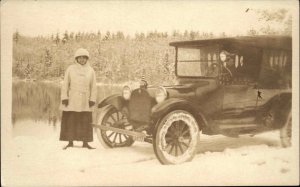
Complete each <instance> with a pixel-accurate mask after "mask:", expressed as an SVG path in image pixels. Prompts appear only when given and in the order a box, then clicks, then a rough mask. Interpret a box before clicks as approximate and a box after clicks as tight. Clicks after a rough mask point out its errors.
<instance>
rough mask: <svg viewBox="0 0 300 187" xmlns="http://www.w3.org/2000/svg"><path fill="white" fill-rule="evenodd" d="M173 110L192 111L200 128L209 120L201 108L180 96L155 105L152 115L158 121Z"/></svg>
mask: <svg viewBox="0 0 300 187" xmlns="http://www.w3.org/2000/svg"><path fill="white" fill-rule="evenodd" d="M172 110H185V111H188V112H190V113H191V114H192V115H193V116H194V117H195V119H196V120H197V122H198V125H199V127H200V128H203V127H204V126H206V125H207V120H206V118H205V116H204V114H203V112H202V111H201V109H199V107H196V106H194V105H193V104H192V103H191V102H189V101H187V100H184V99H180V98H171V99H168V100H166V101H164V102H162V103H159V104H157V105H155V106H154V107H153V108H152V111H151V117H152V119H154V121H156V122H157V121H158V120H159V119H161V118H162V117H163V116H165V115H166V114H167V113H169V112H170V111H172Z"/></svg>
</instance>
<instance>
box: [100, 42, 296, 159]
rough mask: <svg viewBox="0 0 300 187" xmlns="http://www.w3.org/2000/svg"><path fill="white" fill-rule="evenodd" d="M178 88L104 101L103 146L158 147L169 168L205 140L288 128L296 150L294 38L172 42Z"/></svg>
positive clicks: (284, 135) (131, 92)
mask: <svg viewBox="0 0 300 187" xmlns="http://www.w3.org/2000/svg"><path fill="white" fill-rule="evenodd" d="M170 45H171V46H173V47H174V48H175V51H176V53H175V54H176V57H175V73H176V77H177V79H178V84H177V85H171V86H160V87H152V86H148V84H147V82H146V81H145V80H142V81H141V83H140V87H138V88H136V89H133V88H130V87H129V86H124V88H123V92H122V93H119V94H115V95H112V96H109V97H108V98H106V99H104V100H103V101H102V102H100V103H99V105H98V108H99V111H100V112H99V115H98V119H97V124H94V127H95V129H96V132H97V135H98V137H99V140H100V141H101V142H102V143H104V145H106V146H107V147H110V148H115V147H125V146H130V145H132V144H133V143H134V141H146V142H149V143H152V144H153V149H154V152H155V154H156V157H157V158H158V160H159V161H160V162H161V163H162V164H179V163H182V162H186V161H190V160H192V159H193V157H194V155H195V152H196V146H197V144H198V142H199V131H202V133H203V134H208V135H216V134H223V135H225V136H229V137H238V136H239V135H240V134H251V135H254V134H257V133H261V132H264V131H270V130H276V129H278V130H280V138H281V142H282V145H283V146H284V147H287V146H290V145H291V131H292V130H291V119H292V116H291V102H292V92H291V87H292V85H291V82H292V76H291V74H292V73H291V72H292V70H291V69H292V39H291V37H287V36H254V37H232V38H218V39H206V40H193V41H179V42H172V43H170Z"/></svg>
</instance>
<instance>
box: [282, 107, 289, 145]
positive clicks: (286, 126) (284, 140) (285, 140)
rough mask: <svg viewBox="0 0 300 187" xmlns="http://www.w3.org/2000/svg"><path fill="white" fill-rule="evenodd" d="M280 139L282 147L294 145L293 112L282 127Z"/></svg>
mask: <svg viewBox="0 0 300 187" xmlns="http://www.w3.org/2000/svg"><path fill="white" fill-rule="evenodd" d="M280 139H281V145H282V147H290V146H291V145H292V114H291V112H290V113H289V115H288V118H287V120H286V123H285V124H284V126H283V127H282V128H281V129H280Z"/></svg>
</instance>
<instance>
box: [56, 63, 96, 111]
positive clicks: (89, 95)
mask: <svg viewBox="0 0 300 187" xmlns="http://www.w3.org/2000/svg"><path fill="white" fill-rule="evenodd" d="M64 99H68V100H69V105H68V106H67V107H66V106H65V105H62V103H61V104H60V109H61V110H63V111H75V112H84V111H87V112H88V111H90V112H91V111H93V110H94V108H95V106H96V105H97V104H96V99H97V86H96V74H95V71H94V69H93V68H92V67H91V66H90V65H89V64H88V63H86V64H85V65H80V64H78V63H75V64H72V65H70V66H69V67H68V68H67V70H66V72H65V77H64V81H63V85H62V88H61V101H62V100H64ZM89 101H93V102H95V105H94V106H93V107H89Z"/></svg>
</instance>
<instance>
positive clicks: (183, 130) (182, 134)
mask: <svg viewBox="0 0 300 187" xmlns="http://www.w3.org/2000/svg"><path fill="white" fill-rule="evenodd" d="M198 142H199V128H198V124H197V121H196V120H195V118H194V117H193V116H192V115H191V114H190V113H188V112H187V111H184V110H175V111H172V112H170V113H168V114H167V115H166V116H165V117H163V118H162V119H161V120H160V121H159V122H158V124H157V126H156V128H155V131H154V140H153V149H154V152H155V155H156V157H157V159H158V160H159V161H160V163H162V164H181V163H183V162H187V161H191V160H192V159H193V158H194V156H195V153H196V147H197V144H198ZM174 148H175V149H174Z"/></svg>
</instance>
